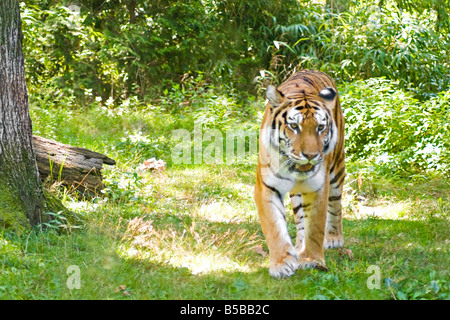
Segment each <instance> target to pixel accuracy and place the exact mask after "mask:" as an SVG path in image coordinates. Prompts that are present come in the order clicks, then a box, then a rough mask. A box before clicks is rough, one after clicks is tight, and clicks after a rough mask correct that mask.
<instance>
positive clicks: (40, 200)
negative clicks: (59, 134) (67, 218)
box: [0, 0, 44, 229]
mask: <svg viewBox="0 0 450 320" xmlns="http://www.w3.org/2000/svg"><path fill="white" fill-rule="evenodd" d="M31 138H32V130H31V119H30V115H29V111H28V93H27V88H26V83H25V68H24V57H23V51H22V31H21V21H20V9H19V1H18V0H1V1H0V227H1V226H3V227H5V226H6V227H13V228H14V229H17V228H20V226H22V227H23V226H29V225H30V224H31V225H36V224H38V223H40V222H41V221H42V213H43V208H44V196H43V191H42V188H41V185H40V181H39V173H38V167H37V164H36V157H35V154H34V150H33V145H32V140H31Z"/></svg>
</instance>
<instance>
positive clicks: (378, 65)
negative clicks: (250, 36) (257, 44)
mask: <svg viewBox="0 0 450 320" xmlns="http://www.w3.org/2000/svg"><path fill="white" fill-rule="evenodd" d="M433 17H435V16H434V14H433V13H432V12H430V11H424V12H422V13H420V14H418V13H410V12H408V11H402V10H400V9H399V8H397V7H396V6H395V5H393V4H390V5H387V6H386V7H381V8H380V7H378V6H374V5H369V4H367V3H365V2H361V3H360V4H359V5H356V4H354V5H353V6H352V7H350V9H349V10H348V11H344V12H341V13H329V12H326V11H325V12H324V11H323V10H322V7H321V6H319V5H306V4H304V5H303V8H302V10H301V13H300V14H297V15H292V16H291V17H290V19H289V20H288V21H286V22H283V23H280V24H278V25H277V26H275V29H274V31H275V32H276V33H277V35H278V39H277V40H278V42H277V43H278V45H277V43H275V45H276V48H275V49H276V50H274V53H273V56H274V57H275V56H281V57H283V58H282V60H281V61H282V62H281V63H280V62H279V61H278V62H277V64H276V66H272V68H273V69H274V70H275V71H277V72H278V73H281V75H282V76H283V77H285V76H286V73H288V72H289V71H290V69H291V68H288V69H287V70H286V67H285V66H286V65H288V64H291V65H292V66H297V67H298V68H310V69H319V70H321V71H324V72H326V73H329V74H331V75H332V76H333V77H334V78H335V79H336V80H337V81H342V80H345V81H354V80H356V79H368V78H372V77H382V76H385V77H387V78H388V79H391V80H398V83H399V85H400V86H401V87H403V88H410V87H415V88H416V90H418V91H419V93H422V94H423V93H429V92H434V93H437V92H440V91H443V90H446V89H447V88H448V87H449V85H450V83H449V80H448V79H449V77H448V74H449V72H450V61H449V58H448V57H449V51H448V50H449V49H448V48H449V47H450V43H449V37H448V33H446V32H443V33H441V34H437V33H436V32H435V30H434V20H433ZM280 44H283V45H280ZM274 67H276V68H274Z"/></svg>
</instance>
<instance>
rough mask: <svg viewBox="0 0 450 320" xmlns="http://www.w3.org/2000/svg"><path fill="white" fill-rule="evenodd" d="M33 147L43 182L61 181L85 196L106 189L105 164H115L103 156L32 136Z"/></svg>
mask: <svg viewBox="0 0 450 320" xmlns="http://www.w3.org/2000/svg"><path fill="white" fill-rule="evenodd" d="M33 146H34V152H35V154H36V160H37V164H38V169H39V175H40V177H41V180H47V179H48V180H50V181H51V182H55V181H60V182H62V183H63V184H65V185H67V186H70V187H72V188H73V189H76V190H78V191H80V192H81V193H83V194H85V195H93V194H96V193H98V192H99V191H100V190H101V189H102V188H103V181H102V173H101V169H102V167H103V164H108V165H114V164H116V162H115V161H114V160H113V159H110V158H108V157H107V156H105V155H104V154H101V153H98V152H94V151H91V150H88V149H85V148H79V147H74V146H71V145H67V144H63V143H60V142H57V141H55V140H51V139H46V138H42V137H39V136H33Z"/></svg>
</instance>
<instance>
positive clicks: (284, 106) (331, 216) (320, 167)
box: [254, 70, 345, 278]
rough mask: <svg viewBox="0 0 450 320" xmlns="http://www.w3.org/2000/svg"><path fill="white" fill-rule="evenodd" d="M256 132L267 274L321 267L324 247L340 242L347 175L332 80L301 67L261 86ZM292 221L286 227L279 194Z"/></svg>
mask: <svg viewBox="0 0 450 320" xmlns="http://www.w3.org/2000/svg"><path fill="white" fill-rule="evenodd" d="M266 98H267V103H266V107H265V111H264V116H263V120H262V124H261V129H260V135H259V151H258V164H257V170H256V171H257V172H256V184H255V189H254V200H255V204H256V207H257V209H258V215H259V220H260V224H261V229H262V231H263V234H264V237H265V239H266V242H267V246H268V249H269V274H270V275H271V276H272V277H274V278H285V277H290V276H292V275H293V274H294V273H295V271H296V270H297V269H303V268H315V269H323V270H327V267H326V264H325V257H324V249H330V248H338V247H342V246H343V244H344V238H343V233H342V206H341V198H342V190H343V183H344V179H345V150H344V128H345V127H344V125H345V124H344V117H343V112H342V109H341V105H340V100H339V94H338V91H337V88H336V85H335V83H334V81H333V80H332V79H331V78H330V76H328V75H327V74H325V73H323V72H320V71H316V70H301V71H298V72H296V73H294V74H293V75H292V76H290V77H289V78H288V79H287V80H286V81H285V82H284V83H282V84H281V85H280V86H279V87H278V88H276V87H275V86H273V85H269V86H268V87H267V89H266ZM286 194H289V196H290V201H291V206H292V209H293V213H294V221H295V224H296V242H295V246H294V245H293V242H292V240H291V237H290V235H289V233H288V228H287V222H286V210H285V206H284V197H285V196H286Z"/></svg>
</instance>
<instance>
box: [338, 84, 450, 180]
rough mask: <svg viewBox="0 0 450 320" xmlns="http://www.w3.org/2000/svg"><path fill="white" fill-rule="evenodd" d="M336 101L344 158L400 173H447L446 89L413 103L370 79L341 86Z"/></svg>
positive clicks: (449, 126) (449, 95) (449, 96)
mask: <svg viewBox="0 0 450 320" xmlns="http://www.w3.org/2000/svg"><path fill="white" fill-rule="evenodd" d="M341 99H342V105H343V109H344V117H345V120H346V152H347V155H348V158H349V160H350V161H357V160H364V161H367V160H369V162H370V163H372V164H373V165H375V166H379V167H380V168H381V169H382V170H387V171H389V172H394V173H402V174H405V175H408V174H420V173H434V172H436V173H449V172H450V166H449V163H450V137H449V134H448V132H449V130H450V91H447V92H442V93H440V94H439V95H438V96H436V97H433V98H431V99H429V100H426V101H419V100H417V99H416V98H414V97H413V96H412V94H411V93H408V92H407V91H405V90H403V89H400V88H399V86H398V82H396V81H391V80H387V79H385V78H374V79H369V80H365V81H356V82H354V83H351V84H349V85H347V86H345V88H344V91H343V92H342V95H341Z"/></svg>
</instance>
